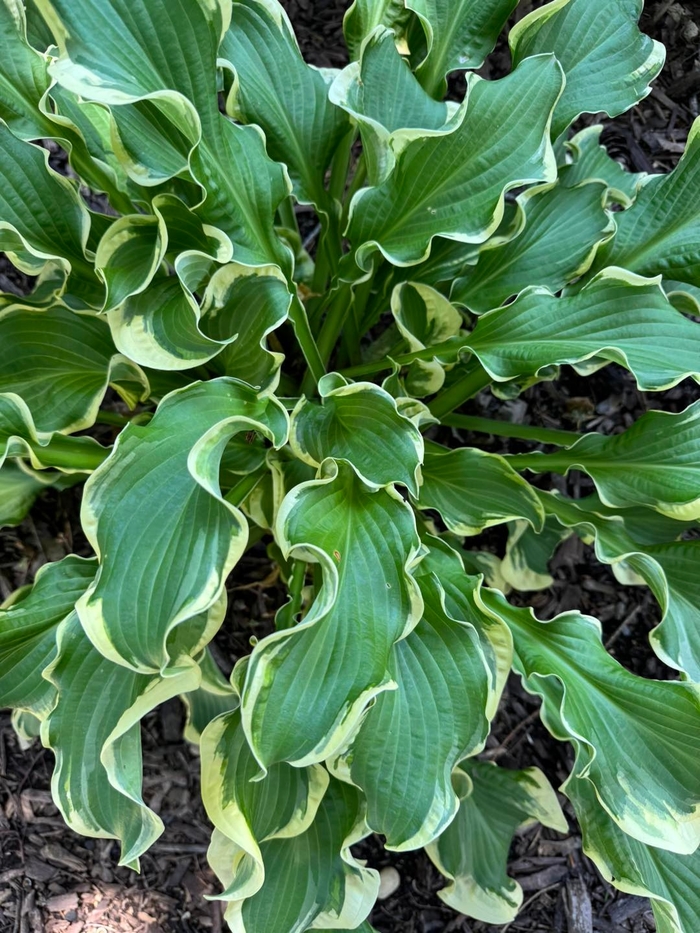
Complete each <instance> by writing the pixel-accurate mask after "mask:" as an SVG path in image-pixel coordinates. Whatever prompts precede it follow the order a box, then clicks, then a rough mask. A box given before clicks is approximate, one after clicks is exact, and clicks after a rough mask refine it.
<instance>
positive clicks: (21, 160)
mask: <svg viewBox="0 0 700 933" xmlns="http://www.w3.org/2000/svg"><path fill="white" fill-rule="evenodd" d="M48 157H49V154H48V152H47V151H46V150H45V149H40V148H39V147H38V146H34V145H30V144H27V143H24V142H20V140H19V139H17V137H16V136H14V135H13V134H12V133H11V132H10V130H9V129H8V128H7V126H5V125H4V124H2V123H0V159H1V160H2V166H3V177H4V181H5V184H4V185H3V187H2V189H1V190H0V217H1V218H2V220H1V221H0V247H1V248H2V249H3V250H4V251H5V252H6V253H8V254H9V257H10V259H11V260H13V261H15V262H18V261H19V265H20V268H22V270H23V271H27V272H30V273H32V274H35V275H36V274H37V272H39V271H40V270H41V269H42V268H43V267H44V265H45V264H46V260H47V259H51V260H53V261H54V262H58V263H60V265H61V266H62V267H63V268H64V269H65V270H66V271H68V272H73V273H74V275H73V276H72V277H71V292H74V293H75V294H77V295H79V296H80V297H81V298H83V299H85V300H86V301H91V300H94V301H96V302H97V303H98V304H101V301H102V291H103V289H102V286H101V284H100V283H99V282H98V280H97V278H96V276H95V273H94V271H93V268H92V265H91V264H90V263H89V262H88V260H87V259H86V257H85V246H86V243H87V238H88V231H89V228H90V216H89V214H88V211H87V208H86V207H85V205H84V203H83V201H82V199H81V198H80V196H79V195H78V192H77V190H76V188H75V187H74V185H73V184H71V182H70V181H68V179H67V178H64V177H63V176H61V175H58V174H57V173H56V172H54V171H53V170H52V169H50V168H49V166H48ZM18 254H19V255H18Z"/></svg>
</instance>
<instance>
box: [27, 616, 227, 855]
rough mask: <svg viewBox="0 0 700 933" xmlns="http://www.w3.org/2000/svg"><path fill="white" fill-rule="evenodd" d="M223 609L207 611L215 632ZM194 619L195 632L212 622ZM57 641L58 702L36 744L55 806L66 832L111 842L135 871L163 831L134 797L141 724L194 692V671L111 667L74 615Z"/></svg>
mask: <svg viewBox="0 0 700 933" xmlns="http://www.w3.org/2000/svg"><path fill="white" fill-rule="evenodd" d="M224 610H225V603H221V602H220V604H219V606H217V607H216V609H215V610H213V614H214V615H216V616H217V618H216V619H215V620H214V624H215V625H216V626H217V627H218V625H219V623H220V622H221V619H222V618H223V614H224ZM198 622H199V625H198V626H197V629H196V630H197V634H199V630H200V629H201V628H202V627H204V628H206V627H207V626H209V627H211V624H212V623H211V621H206V620H204V621H203V622H202V621H201V620H198ZM57 644H58V654H57V656H56V658H55V660H54V661H53V662H52V664H51V665H50V667H49V668H48V670H47V671H46V676H47V678H48V679H49V680H50V682H51V683H52V684H53V686H54V687H55V688H56V690H57V691H58V699H57V702H56V705H55V706H54V708H53V710H52V712H51V713H50V714H49V716H48V718H47V719H45V720H44V722H43V723H42V726H41V740H42V742H43V743H44V745H45V746H46V747H47V748H50V749H51V751H52V752H53V753H54V756H55V758H56V766H55V768H54V772H53V777H52V781H51V789H52V793H53V798H54V801H55V802H56V805H57V806H58V807H59V809H60V810H61V813H62V814H63V817H64V819H65V820H66V822H67V823H68V825H69V826H70V827H71V828H72V829H73V830H75V831H77V832H80V833H81V834H82V835H84V836H95V837H98V838H103V839H104V838H106V839H118V840H119V841H120V843H121V858H120V864H121V865H128V866H130V867H132V868H138V859H139V856H140V855H141V854H142V853H143V852H145V851H146V849H147V848H148V847H149V846H150V845H151V844H152V843H153V842H154V841H155V840H156V839H157V838H158V836H159V835H160V834H161V832H162V831H163V824H162V822H161V820H160V818H159V817H158V816H157V815H156V814H155V813H154V812H153V811H152V810H149V809H148V807H147V806H146V805H145V804H144V802H143V799H142V797H141V779H142V765H141V733H140V720H141V719H142V718H143V716H144V715H145V714H146V713H147V712H149V711H150V710H151V709H153V708H154V707H155V706H157V705H158V704H159V703H163V702H164V701H165V700H167V699H169V698H170V697H172V696H176V695H177V694H178V693H181V692H182V691H186V690H193V689H194V688H195V687H196V686H197V683H198V681H199V668H198V667H197V666H196V664H193V665H192V666H191V667H190V668H189V669H184V670H183V672H182V673H180V674H178V675H177V676H174V677H168V678H160V677H153V676H148V675H144V674H137V673H135V672H134V671H131V670H128V669H127V668H126V667H124V666H123V665H121V664H113V663H112V662H111V661H109V660H107V659H106V658H104V657H103V656H102V655H101V654H100V653H99V652H98V651H97V650H96V649H95V648H94V647H93V645H92V644H91V643H90V641H89V640H88V638H87V637H86V635H85V632H84V631H83V629H82V627H81V625H80V621H79V620H78V617H77V615H76V613H71V615H70V616H69V617H68V618H67V619H66V620H65V622H63V623H62V625H61V627H60V629H59V631H58V634H57ZM182 647H183V648H184V646H182ZM190 647H191V646H190ZM86 775H89V780H86Z"/></svg>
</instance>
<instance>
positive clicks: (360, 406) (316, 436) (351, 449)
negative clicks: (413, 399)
mask: <svg viewBox="0 0 700 933" xmlns="http://www.w3.org/2000/svg"><path fill="white" fill-rule="evenodd" d="M319 392H320V394H321V399H322V402H321V404H320V405H318V404H317V403H316V402H311V401H309V400H308V399H302V400H301V401H300V402H299V404H298V405H297V407H296V408H295V409H294V412H293V414H292V426H291V433H290V444H291V445H292V450H293V451H294V453H295V454H296V456H297V457H299V459H300V460H303V461H304V462H305V463H308V464H310V465H311V466H319V465H320V464H321V462H322V461H323V460H325V459H326V457H333V458H334V459H336V460H347V461H348V462H349V463H352V465H353V466H354V467H355V469H356V470H357V472H358V473H359V475H360V476H361V477H362V479H363V480H364V482H366V483H369V484H370V485H373V486H387V485H388V484H389V483H402V484H403V485H404V486H406V487H407V488H408V489H409V490H411V492H413V494H414V495H416V494H417V493H418V484H419V481H420V464H421V461H422V459H423V437H422V435H421V433H420V431H419V430H418V428H416V427H415V425H414V424H413V423H412V422H411V421H410V420H409V419H408V418H406V417H404V415H402V414H400V413H399V410H398V408H397V405H396V402H395V401H394V399H393V398H392V397H391V396H390V395H389V393H388V392H385V391H384V389H380V388H379V386H375V385H373V384H372V383H370V382H358V383H355V384H348V383H346V382H345V381H344V380H343V379H342V377H338V376H336V375H335V374H330V375H328V376H326V377H324V378H323V379H322V380H321V383H320V385H319Z"/></svg>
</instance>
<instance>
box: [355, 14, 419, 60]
mask: <svg viewBox="0 0 700 933" xmlns="http://www.w3.org/2000/svg"><path fill="white" fill-rule="evenodd" d="M407 15H408V14H407V12H406V8H405V6H404V3H403V0H354V3H353V4H352V5H351V6H350V8H349V9H348V11H347V13H346V14H345V17H344V19H343V31H344V32H345V41H346V43H347V46H348V49H349V50H350V58H351V59H353V61H354V60H355V59H357V58H359V57H360V50H361V46H362V42H363V40H364V39H366V38H367V36H368V35H369V34H370V33H371V32H372V30H373V29H375V28H376V27H377V26H388V27H389V28H392V29H397V30H398V29H399V28H400V26H401V23H403V22H404V21H405V20H406V17H407Z"/></svg>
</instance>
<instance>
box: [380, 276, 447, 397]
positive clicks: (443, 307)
mask: <svg viewBox="0 0 700 933" xmlns="http://www.w3.org/2000/svg"><path fill="white" fill-rule="evenodd" d="M391 313H392V314H393V315H394V320H395V321H396V326H397V327H398V329H399V331H400V333H401V335H402V336H403V337H404V339H405V340H406V343H407V344H408V352H409V353H415V352H416V351H417V350H424V349H425V348H426V347H428V346H433V345H435V344H439V343H442V342H443V341H444V340H448V339H449V338H450V337H455V336H456V335H457V334H458V333H459V330H460V328H461V326H462V323H463V321H462V315H461V314H460V313H459V311H457V309H456V308H454V307H453V306H452V305H451V304H450V302H449V301H448V300H447V299H446V298H445V297H444V296H443V295H441V294H440V292H438V291H436V290H435V289H434V288H431V287H430V286H429V285H423V284H421V283H420V282H402V283H401V284H399V285H397V286H396V287H395V288H394V290H393V292H392V294H391ZM444 381H445V369H444V367H443V365H442V364H441V363H440V362H439V360H438V359H437V358H436V357H434V358H433V359H432V360H416V361H415V362H413V363H411V364H410V365H409V367H408V371H407V372H406V376H405V384H406V388H407V390H408V391H409V392H410V393H411V394H412V395H415V396H418V397H420V398H422V397H423V396H425V395H432V394H433V393H434V392H438V391H439V390H440V389H441V388H442V385H443V383H444Z"/></svg>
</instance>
